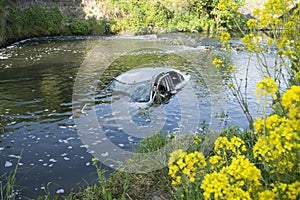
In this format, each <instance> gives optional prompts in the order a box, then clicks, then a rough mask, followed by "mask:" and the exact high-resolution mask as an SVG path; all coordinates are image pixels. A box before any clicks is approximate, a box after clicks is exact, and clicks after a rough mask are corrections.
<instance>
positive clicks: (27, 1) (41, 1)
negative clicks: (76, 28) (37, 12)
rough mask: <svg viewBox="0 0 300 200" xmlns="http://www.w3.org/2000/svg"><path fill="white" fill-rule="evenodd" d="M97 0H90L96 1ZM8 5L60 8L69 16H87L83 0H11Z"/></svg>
mask: <svg viewBox="0 0 300 200" xmlns="http://www.w3.org/2000/svg"><path fill="white" fill-rule="evenodd" d="M94 1H95V0H90V2H94ZM7 6H8V7H16V8H19V9H26V8H29V7H33V6H40V7H43V8H55V7H57V8H59V10H60V11H61V12H62V13H63V14H64V15H65V16H69V17H76V18H81V19H83V18H85V17H86V14H85V12H84V7H85V4H84V3H83V2H82V0H11V1H9V5H7Z"/></svg>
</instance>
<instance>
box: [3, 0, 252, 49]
mask: <svg viewBox="0 0 300 200" xmlns="http://www.w3.org/2000/svg"><path fill="white" fill-rule="evenodd" d="M238 2H239V1H234V2H233V3H232V5H229V6H228V8H227V9H225V10H222V9H220V8H218V7H216V6H215V5H213V4H212V3H205V4H203V2H202V3H201V1H200V2H198V3H197V4H194V3H192V2H186V3H179V2H172V1H164V2H161V3H157V2H155V1H153V2H152V1H141V2H140V3H138V4H137V3H136V2H135V0H130V1H128V2H127V1H122V0H119V1H112V0H105V1H101V2H100V1H96V0H89V1H81V0H73V1H63V2H62V1H54V0H39V1H35V0H28V1H21V0H15V1H9V0H1V1H0V10H1V12H0V13H1V14H0V15H1V16H0V24H1V29H0V47H3V46H6V45H8V44H10V43H13V42H16V41H19V40H22V39H27V38H32V37H42V36H58V35H63V36H70V35H77V36H78V35H109V34H117V33H124V32H125V33H128V32H130V33H133V34H149V33H165V32H208V33H210V34H211V35H213V34H215V33H216V32H218V31H220V30H229V31H232V32H236V30H237V27H235V26H233V24H234V23H233V20H238V21H239V23H240V24H239V26H240V28H244V27H245V21H246V18H245V17H244V16H245V15H248V14H249V12H251V10H252V8H253V4H251V7H248V6H244V7H242V9H241V11H242V13H239V12H237V11H235V10H232V8H238V7H241V6H242V4H240V3H238ZM143 10H144V11H145V12H142V11H143Z"/></svg>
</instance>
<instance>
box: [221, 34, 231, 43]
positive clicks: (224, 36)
mask: <svg viewBox="0 0 300 200" xmlns="http://www.w3.org/2000/svg"><path fill="white" fill-rule="evenodd" d="M229 39H230V34H229V33H228V32H222V33H221V36H220V41H221V42H224V43H225V42H228V41H229Z"/></svg>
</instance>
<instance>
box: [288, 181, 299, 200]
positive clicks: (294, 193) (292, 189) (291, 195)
mask: <svg viewBox="0 0 300 200" xmlns="http://www.w3.org/2000/svg"><path fill="white" fill-rule="evenodd" d="M287 196H288V199H295V200H296V199H299V197H300V182H299V181H296V182H295V183H292V184H289V185H288V191H287Z"/></svg>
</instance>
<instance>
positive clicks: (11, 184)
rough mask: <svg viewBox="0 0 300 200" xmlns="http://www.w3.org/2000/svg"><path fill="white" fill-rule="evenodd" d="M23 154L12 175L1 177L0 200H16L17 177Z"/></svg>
mask: <svg viewBox="0 0 300 200" xmlns="http://www.w3.org/2000/svg"><path fill="white" fill-rule="evenodd" d="M21 156H22V152H21V154H20V157H19V159H18V161H17V164H16V166H15V168H14V170H13V171H12V172H11V173H10V174H8V175H7V174H6V173H5V174H2V175H1V176H0V199H1V200H14V199H16V191H17V186H16V175H17V172H18V169H19V163H20V160H21Z"/></svg>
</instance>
